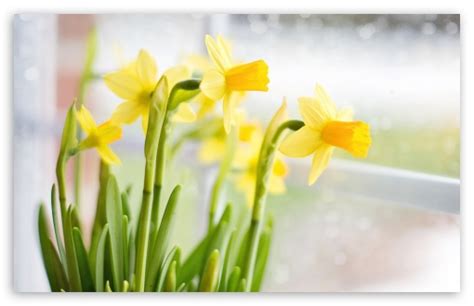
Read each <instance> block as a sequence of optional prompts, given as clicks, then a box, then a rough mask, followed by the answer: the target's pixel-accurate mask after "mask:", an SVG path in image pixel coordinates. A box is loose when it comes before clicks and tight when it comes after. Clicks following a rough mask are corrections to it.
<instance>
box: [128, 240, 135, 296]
mask: <svg viewBox="0 0 474 306" xmlns="http://www.w3.org/2000/svg"><path fill="white" fill-rule="evenodd" d="M128 242H129V243H128V258H129V259H128V270H129V273H128V276H127V277H128V279H129V280H132V279H133V273H134V271H135V255H136V251H137V249H136V246H135V235H134V233H133V231H130V234H129V238H128ZM131 285H132V287H133V283H132V284H131Z"/></svg>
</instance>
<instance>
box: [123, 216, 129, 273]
mask: <svg viewBox="0 0 474 306" xmlns="http://www.w3.org/2000/svg"><path fill="white" fill-rule="evenodd" d="M128 232H129V230H128V217H127V216H126V215H123V216H122V238H123V244H122V246H123V277H124V279H126V278H127V277H128V275H129V264H130V262H129V251H128V248H129V246H128Z"/></svg>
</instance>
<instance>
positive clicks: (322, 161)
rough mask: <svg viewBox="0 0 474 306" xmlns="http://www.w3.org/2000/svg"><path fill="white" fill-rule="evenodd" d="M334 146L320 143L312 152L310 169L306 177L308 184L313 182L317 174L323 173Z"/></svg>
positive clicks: (317, 176)
mask: <svg viewBox="0 0 474 306" xmlns="http://www.w3.org/2000/svg"><path fill="white" fill-rule="evenodd" d="M333 151H334V147H331V146H329V145H321V146H320V147H319V148H318V149H317V150H316V152H315V153H314V157H313V163H312V165H311V171H310V173H309V177H308V185H312V184H314V182H316V180H317V179H318V178H319V176H320V175H321V174H322V173H323V171H324V170H325V169H326V167H327V166H328V164H329V161H330V160H331V156H332V152H333Z"/></svg>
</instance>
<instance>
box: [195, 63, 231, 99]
mask: <svg viewBox="0 0 474 306" xmlns="http://www.w3.org/2000/svg"><path fill="white" fill-rule="evenodd" d="M199 88H200V89H201V90H202V92H203V93H204V94H205V95H206V96H207V97H208V98H210V99H213V100H214V101H217V100H220V99H221V98H222V97H223V96H224V94H225V92H226V84H225V76H224V74H222V73H221V72H220V71H218V70H216V69H212V70H209V71H207V72H206V73H204V76H203V77H202V81H201V85H200V86H199Z"/></svg>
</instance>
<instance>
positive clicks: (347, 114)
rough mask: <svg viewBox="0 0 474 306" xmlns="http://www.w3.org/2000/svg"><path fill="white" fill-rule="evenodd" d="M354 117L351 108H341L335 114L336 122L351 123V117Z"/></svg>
mask: <svg viewBox="0 0 474 306" xmlns="http://www.w3.org/2000/svg"><path fill="white" fill-rule="evenodd" d="M353 116H354V112H353V110H352V108H350V107H347V108H342V109H340V110H339V111H338V112H337V115H336V120H338V121H352V117H353Z"/></svg>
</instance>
